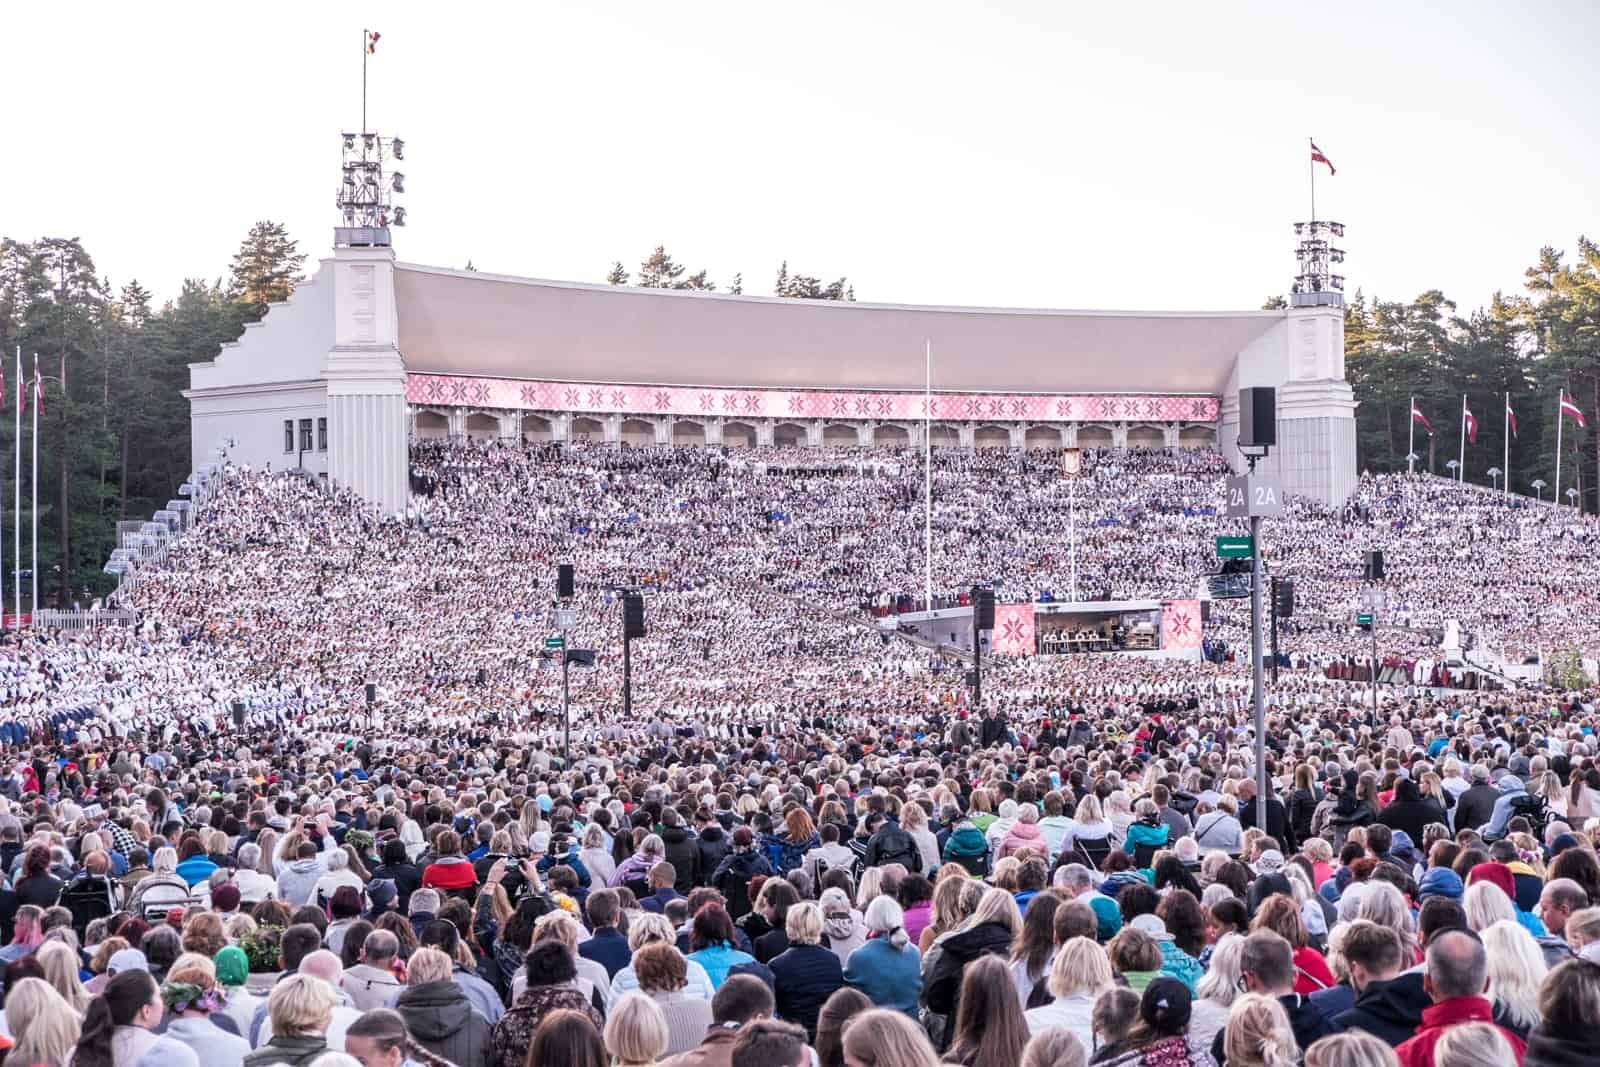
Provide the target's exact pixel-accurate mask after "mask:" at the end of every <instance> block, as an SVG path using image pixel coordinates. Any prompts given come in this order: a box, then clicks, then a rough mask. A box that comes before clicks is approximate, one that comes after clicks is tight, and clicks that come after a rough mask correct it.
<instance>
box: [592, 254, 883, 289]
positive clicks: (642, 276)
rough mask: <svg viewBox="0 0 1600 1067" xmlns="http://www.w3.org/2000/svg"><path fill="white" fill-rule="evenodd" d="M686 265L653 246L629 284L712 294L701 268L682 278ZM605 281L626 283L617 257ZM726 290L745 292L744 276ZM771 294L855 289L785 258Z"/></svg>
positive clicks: (714, 285)
mask: <svg viewBox="0 0 1600 1067" xmlns="http://www.w3.org/2000/svg"><path fill="white" fill-rule="evenodd" d="M687 269H688V268H686V267H684V266H683V265H682V264H680V263H677V262H675V261H674V260H673V258H672V257H671V256H670V255H668V254H667V249H666V246H664V245H656V249H655V251H654V252H651V253H650V254H649V255H648V256H646V257H645V258H644V261H643V262H642V263H640V264H639V280H638V281H636V282H633V283H632V284H634V285H636V286H638V287H639V288H641V289H698V290H701V291H702V292H709V293H714V292H716V291H717V287H716V284H715V283H713V282H712V281H711V280H710V279H708V278H707V277H706V272H705V271H703V270H701V271H697V272H696V273H694V274H691V275H689V276H688V277H687V278H686V277H683V273H684V271H685V270H687ZM606 281H608V282H610V283H611V284H612V285H627V284H629V282H628V270H627V268H626V267H624V266H623V265H622V260H620V259H619V260H617V261H616V262H615V263H613V264H612V265H611V270H610V272H609V273H607V274H606ZM728 292H730V293H732V294H733V295H735V296H739V295H741V294H742V293H743V292H744V275H743V274H735V275H734V276H733V281H732V282H731V283H729V285H728ZM772 295H773V296H781V297H788V298H790V299H792V300H851V301H853V300H855V298H856V291H855V288H854V287H853V286H851V285H850V283H849V281H848V280H847V279H845V278H843V277H840V278H837V279H835V280H834V281H831V282H828V283H827V284H826V285H824V284H823V283H822V281H821V279H818V278H813V277H811V276H810V275H808V274H790V273H789V261H788V260H784V261H783V263H782V264H780V265H779V267H778V277H777V279H776V281H775V282H774V283H773V286H772Z"/></svg>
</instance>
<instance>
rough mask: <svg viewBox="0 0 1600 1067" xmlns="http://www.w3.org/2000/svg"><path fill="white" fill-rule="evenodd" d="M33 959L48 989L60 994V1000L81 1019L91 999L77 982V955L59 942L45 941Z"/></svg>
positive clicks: (81, 984) (70, 948) (69, 947)
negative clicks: (42, 973)
mask: <svg viewBox="0 0 1600 1067" xmlns="http://www.w3.org/2000/svg"><path fill="white" fill-rule="evenodd" d="M34 958H35V959H36V960H38V961H39V967H40V969H42V970H43V971H44V980H45V981H46V982H49V983H50V988H52V989H54V990H55V991H56V992H57V993H60V994H61V999H62V1000H65V1001H66V1002H67V1005H68V1006H69V1007H70V1008H71V1009H72V1010H73V1011H75V1012H77V1013H78V1017H79V1018H82V1017H83V1013H84V1012H86V1011H88V1010H89V1001H90V999H91V997H90V995H89V993H88V991H86V990H85V989H84V988H83V983H82V982H80V981H79V980H78V954H77V953H76V952H74V951H73V949H72V947H71V946H69V945H67V944H65V943H63V942H61V941H46V942H45V943H44V944H42V945H40V946H39V950H38V951H37V952H35V953H34Z"/></svg>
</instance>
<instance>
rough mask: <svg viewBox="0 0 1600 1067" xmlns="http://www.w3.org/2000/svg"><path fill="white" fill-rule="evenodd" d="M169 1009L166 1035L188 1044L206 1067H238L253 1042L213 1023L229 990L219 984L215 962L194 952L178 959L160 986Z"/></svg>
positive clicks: (224, 1002)
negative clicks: (212, 1017) (213, 1017)
mask: <svg viewBox="0 0 1600 1067" xmlns="http://www.w3.org/2000/svg"><path fill="white" fill-rule="evenodd" d="M161 999H162V1002H163V1003H165V1005H166V1008H167V1017H168V1024H167V1036H168V1037H170V1038H172V1039H173V1040H174V1041H178V1042H181V1043H182V1044H184V1045H187V1046H188V1047H189V1048H190V1049H191V1050H192V1051H193V1052H194V1054H195V1057H196V1058H197V1059H199V1061H200V1062H201V1063H202V1064H203V1065H204V1067H213V1065H215V1067H239V1065H240V1064H242V1063H243V1062H244V1058H245V1056H246V1055H247V1054H248V1053H249V1052H250V1043H249V1042H248V1041H246V1040H245V1039H244V1038H242V1037H239V1036H237V1035H235V1034H230V1033H228V1032H227V1031H226V1030H224V1029H223V1028H222V1027H220V1026H218V1025H217V1024H216V1023H215V1022H213V1021H212V1019H211V1016H212V1015H213V1014H214V1013H219V1012H222V1011H223V1009H224V1005H225V1004H226V999H227V991H226V990H224V989H223V988H222V987H221V986H219V985H218V984H217V971H216V967H215V966H214V965H213V964H212V962H211V961H210V960H209V959H207V958H206V957H204V956H200V955H197V954H195V953H192V952H190V953H185V954H184V955H182V956H179V957H178V958H177V960H176V961H175V962H174V963H173V964H172V969H171V970H170V971H168V972H167V980H166V981H165V982H163V983H162V985H161Z"/></svg>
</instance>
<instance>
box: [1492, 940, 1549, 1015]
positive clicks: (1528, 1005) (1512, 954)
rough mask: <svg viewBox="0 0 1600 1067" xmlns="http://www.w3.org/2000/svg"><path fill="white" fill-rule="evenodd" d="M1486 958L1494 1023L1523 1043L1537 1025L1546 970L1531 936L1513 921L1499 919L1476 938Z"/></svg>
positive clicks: (1537, 944) (1541, 952) (1536, 943)
mask: <svg viewBox="0 0 1600 1067" xmlns="http://www.w3.org/2000/svg"><path fill="white" fill-rule="evenodd" d="M1479 936H1480V937H1482V939H1483V948H1484V952H1485V953H1486V954H1487V956H1488V958H1489V989H1488V991H1487V992H1485V993H1484V996H1486V997H1488V998H1489V1000H1490V1001H1491V1002H1492V1003H1493V1004H1494V1021H1495V1022H1496V1023H1498V1024H1499V1025H1500V1026H1503V1027H1505V1028H1506V1029H1507V1030H1510V1031H1511V1032H1512V1033H1514V1034H1516V1035H1517V1036H1518V1037H1520V1038H1522V1039H1523V1040H1524V1041H1526V1040H1527V1039H1528V1031H1529V1030H1531V1029H1533V1028H1534V1027H1535V1026H1537V1025H1538V1024H1539V988H1540V987H1541V986H1542V985H1543V984H1544V979H1545V975H1546V974H1547V973H1548V972H1549V968H1548V967H1547V966H1546V965H1545V961H1544V952H1543V951H1541V950H1540V948H1539V943H1538V942H1537V941H1535V940H1534V939H1533V935H1532V934H1530V933H1528V931H1527V930H1525V929H1523V928H1522V925H1521V924H1520V923H1518V922H1516V921H1514V920H1513V921H1509V922H1508V921H1506V920H1501V921H1500V922H1497V923H1494V924H1493V925H1491V926H1490V927H1489V928H1488V929H1487V930H1484V931H1482V933H1481V934H1480V935H1479Z"/></svg>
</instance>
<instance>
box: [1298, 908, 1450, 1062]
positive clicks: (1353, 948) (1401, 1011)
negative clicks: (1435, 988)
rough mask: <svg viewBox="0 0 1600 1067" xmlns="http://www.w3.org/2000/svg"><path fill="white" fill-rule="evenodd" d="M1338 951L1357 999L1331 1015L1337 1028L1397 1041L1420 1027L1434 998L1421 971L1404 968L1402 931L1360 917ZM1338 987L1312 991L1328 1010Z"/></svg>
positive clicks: (1320, 1006) (1392, 1044)
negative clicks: (1423, 980)
mask: <svg viewBox="0 0 1600 1067" xmlns="http://www.w3.org/2000/svg"><path fill="white" fill-rule="evenodd" d="M1339 946H1340V948H1339V951H1340V953H1341V954H1342V955H1343V957H1344V961H1345V968H1346V970H1347V971H1348V973H1349V975H1350V990H1351V991H1352V992H1353V993H1354V1001H1353V1002H1352V1003H1351V1004H1350V1006H1349V1007H1348V1008H1346V1009H1344V1010H1343V1011H1339V1012H1335V1013H1332V1014H1331V1015H1330V1021H1331V1023H1332V1025H1333V1028H1334V1029H1335V1030H1341V1031H1342V1030H1362V1031H1365V1032H1366V1033H1369V1034H1371V1035H1372V1036H1373V1037H1376V1038H1378V1039H1379V1040H1380V1041H1383V1042H1385V1043H1386V1044H1388V1045H1389V1046H1390V1047H1391V1048H1393V1047H1395V1046H1398V1045H1399V1044H1400V1043H1401V1042H1403V1041H1405V1040H1406V1039H1407V1038H1409V1037H1410V1036H1411V1035H1412V1034H1413V1033H1415V1032H1416V1029H1417V1026H1418V1024H1420V1023H1421V1022H1422V1013H1423V1011H1424V1010H1425V1009H1426V1008H1427V1007H1428V1005H1429V1004H1431V1003H1432V1001H1431V1000H1429V999H1428V993H1427V990H1425V989H1424V988H1423V982H1422V974H1421V973H1420V972H1409V973H1402V968H1403V967H1404V965H1405V963H1406V962H1407V961H1406V959H1405V946H1404V944H1403V943H1402V942H1401V940H1400V935H1399V934H1398V933H1397V932H1396V931H1394V930H1392V929H1390V928H1389V927H1387V926H1380V925H1378V924H1377V923H1375V922H1371V921H1370V920H1367V919H1357V920H1355V921H1354V922H1352V923H1350V924H1349V926H1348V927H1347V928H1346V929H1345V930H1344V931H1343V932H1342V935H1341V940H1340V942H1339ZM1337 992H1338V990H1337V989H1325V990H1323V991H1322V992H1320V993H1313V994H1311V1002H1312V1004H1314V1005H1316V1006H1317V1007H1318V1009H1320V1010H1322V1011H1323V1012H1324V1014H1328V1010H1327V1009H1328V1007H1329V1006H1331V1004H1332V1002H1333V1000H1334V999H1335V998H1334V996H1333V994H1335V993H1337Z"/></svg>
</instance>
